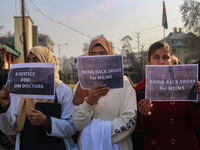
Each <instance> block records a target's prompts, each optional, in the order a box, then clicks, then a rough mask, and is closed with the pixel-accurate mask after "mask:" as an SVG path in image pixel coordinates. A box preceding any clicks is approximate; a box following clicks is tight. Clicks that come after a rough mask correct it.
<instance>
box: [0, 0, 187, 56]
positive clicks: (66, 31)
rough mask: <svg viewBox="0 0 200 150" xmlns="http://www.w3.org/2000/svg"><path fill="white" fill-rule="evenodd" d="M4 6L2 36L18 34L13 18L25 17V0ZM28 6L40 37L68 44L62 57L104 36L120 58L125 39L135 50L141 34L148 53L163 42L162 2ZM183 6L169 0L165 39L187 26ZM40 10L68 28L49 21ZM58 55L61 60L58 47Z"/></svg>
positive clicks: (104, 0) (99, 0)
mask: <svg viewBox="0 0 200 150" xmlns="http://www.w3.org/2000/svg"><path fill="white" fill-rule="evenodd" d="M0 2H1V3H0V10H1V13H0V20H1V21H0V26H2V25H3V26H4V28H3V29H2V30H1V31H0V35H1V36H2V35H5V34H6V33H7V32H9V31H11V33H14V18H13V17H14V16H21V0H1V1H0ZM32 2H33V3H34V4H35V5H36V6H35V5H34V4H33V3H32ZM25 3H26V14H27V15H28V16H30V17H31V19H32V21H33V22H34V25H37V26H38V32H39V33H43V34H47V35H49V36H50V37H51V39H52V40H53V42H54V43H55V44H64V43H68V45H64V46H61V56H63V55H65V56H66V57H71V56H73V57H76V56H79V55H82V54H83V51H82V49H83V43H89V41H90V39H91V38H90V37H95V36H96V35H100V34H103V35H104V36H105V37H106V39H108V40H109V41H112V42H113V45H114V47H116V48H115V52H116V53H118V54H119V50H118V49H120V48H121V47H122V45H121V42H120V39H121V38H122V37H124V36H127V35H129V36H131V37H132V38H133V42H132V47H137V43H136V40H137V39H136V37H135V36H136V32H140V37H141V38H140V41H141V44H144V45H145V49H148V47H149V46H150V44H152V43H153V42H155V41H157V40H160V39H162V38H163V28H162V25H161V24H162V9H163V8H162V3H163V1H162V0H25ZM181 4H183V0H165V5H166V12H167V19H168V29H167V30H166V31H165V35H168V34H169V33H170V32H172V30H173V28H174V27H183V26H184V25H183V22H182V17H181V13H180V9H179V7H180V5H181ZM36 7H38V8H39V10H40V11H41V12H42V13H44V14H45V15H46V16H47V17H49V18H50V19H53V20H55V21H57V22H60V23H63V24H65V26H64V25H61V24H59V23H56V22H53V21H51V20H49V19H48V18H47V17H45V16H44V15H42V13H41V12H40V11H39V10H38V9H37V8H36ZM67 26H68V27H67ZM74 30H76V31H74ZM183 31H185V30H184V29H183ZM185 32H186V31H185ZM54 51H55V55H56V56H57V57H58V46H55V47H54ZM134 51H136V52H137V49H135V50H134Z"/></svg>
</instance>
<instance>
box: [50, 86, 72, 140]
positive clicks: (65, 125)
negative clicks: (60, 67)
mask: <svg viewBox="0 0 200 150" xmlns="http://www.w3.org/2000/svg"><path fill="white" fill-rule="evenodd" d="M56 92H57V97H58V103H61V118H60V119H58V118H55V117H51V116H50V117H51V122H52V132H51V134H50V135H51V136H56V137H61V138H66V137H71V136H72V135H74V134H75V132H76V131H75V128H74V125H73V121H72V110H73V103H72V99H73V95H72V92H71V90H70V89H69V87H68V86H66V85H65V84H63V83H60V84H59V86H58V88H57V89H56Z"/></svg>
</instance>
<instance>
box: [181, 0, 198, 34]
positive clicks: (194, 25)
mask: <svg viewBox="0 0 200 150" xmlns="http://www.w3.org/2000/svg"><path fill="white" fill-rule="evenodd" d="M180 11H181V13H182V18H183V21H184V22H185V24H184V25H185V27H187V28H188V30H192V31H193V32H194V33H197V34H198V35H200V2H199V1H197V0H184V3H183V4H182V5H181V6H180Z"/></svg>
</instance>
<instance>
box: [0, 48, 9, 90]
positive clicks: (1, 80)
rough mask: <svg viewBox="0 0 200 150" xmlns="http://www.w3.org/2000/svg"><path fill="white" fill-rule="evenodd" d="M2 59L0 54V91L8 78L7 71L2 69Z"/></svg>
mask: <svg viewBox="0 0 200 150" xmlns="http://www.w3.org/2000/svg"><path fill="white" fill-rule="evenodd" d="M3 64H4V57H3V54H2V53H1V52H0V90H1V89H2V87H3V85H5V84H6V82H7V78H8V71H7V70H4V69H3Z"/></svg>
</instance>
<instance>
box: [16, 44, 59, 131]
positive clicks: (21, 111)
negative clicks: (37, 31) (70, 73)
mask: <svg viewBox="0 0 200 150" xmlns="http://www.w3.org/2000/svg"><path fill="white" fill-rule="evenodd" d="M30 53H33V54H34V55H36V56H37V57H38V58H39V59H40V61H41V62H42V63H55V88H56V87H57V86H58V83H59V73H58V64H57V60H56V57H55V56H54V55H53V53H52V52H51V51H50V50H49V49H47V48H46V47H44V46H35V47H33V48H32V49H30V50H29V51H28V54H27V56H28V55H29V54H30ZM53 101H54V100H52V99H35V98H21V99H20V102H19V106H18V115H17V128H16V132H21V131H22V130H23V128H24V123H25V120H26V115H27V114H29V113H31V111H30V110H31V108H34V107H35V103H37V102H49V103H52V102H53Z"/></svg>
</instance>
